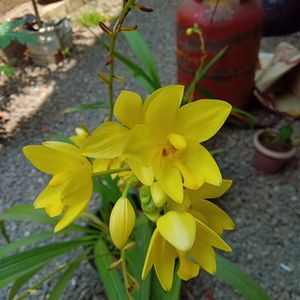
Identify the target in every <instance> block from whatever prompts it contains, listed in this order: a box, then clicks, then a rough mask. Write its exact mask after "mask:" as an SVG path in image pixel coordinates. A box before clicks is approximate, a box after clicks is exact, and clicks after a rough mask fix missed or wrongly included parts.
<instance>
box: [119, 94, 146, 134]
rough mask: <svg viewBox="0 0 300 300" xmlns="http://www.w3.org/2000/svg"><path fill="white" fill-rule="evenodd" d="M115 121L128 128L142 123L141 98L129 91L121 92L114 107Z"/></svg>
mask: <svg viewBox="0 0 300 300" xmlns="http://www.w3.org/2000/svg"><path fill="white" fill-rule="evenodd" d="M114 115H115V117H116V119H117V120H118V121H119V122H121V123H122V124H124V125H125V126H126V127H128V128H132V127H133V126H134V125H136V124H139V123H141V122H142V98H141V96H140V95H139V94H137V93H134V92H130V91H121V93H120V95H119V96H118V98H117V100H116V102H115V105H114Z"/></svg>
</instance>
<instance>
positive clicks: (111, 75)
mask: <svg viewBox="0 0 300 300" xmlns="http://www.w3.org/2000/svg"><path fill="white" fill-rule="evenodd" d="M133 4H134V0H128V1H127V2H126V4H125V5H123V8H122V11H121V13H120V16H119V17H118V19H117V21H116V23H115V25H114V27H113V31H112V33H111V40H110V46H109V61H108V63H109V78H108V97H109V105H110V110H109V117H108V120H109V121H111V120H112V117H113V111H114V99H113V81H114V59H115V52H116V41H117V37H118V35H119V33H120V32H121V27H122V25H123V23H124V20H125V18H126V16H127V14H128V12H129V11H130V9H131V7H132V6H133Z"/></svg>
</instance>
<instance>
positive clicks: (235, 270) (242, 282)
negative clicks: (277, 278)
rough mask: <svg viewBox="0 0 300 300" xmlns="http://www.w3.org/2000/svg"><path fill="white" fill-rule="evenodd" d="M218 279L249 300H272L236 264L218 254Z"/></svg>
mask: <svg viewBox="0 0 300 300" xmlns="http://www.w3.org/2000/svg"><path fill="white" fill-rule="evenodd" d="M216 276H217V278H218V279H219V280H220V281H222V282H224V283H227V284H228V285H230V286H232V287H233V288H234V289H236V290H237V291H238V292H239V293H240V294H241V295H242V296H244V297H245V298H246V299H248V300H258V299H259V300H271V298H270V297H269V296H268V295H267V294H266V292H265V291H264V290H263V289H262V288H261V287H260V286H259V285H258V284H257V283H256V282H255V281H254V280H253V279H252V278H251V277H250V276H249V275H247V274H246V273H245V272H244V271H242V270H241V269H240V268H239V267H238V266H237V265H236V264H234V263H232V262H230V261H229V260H227V259H226V258H224V257H222V256H221V255H219V254H217V274H216Z"/></svg>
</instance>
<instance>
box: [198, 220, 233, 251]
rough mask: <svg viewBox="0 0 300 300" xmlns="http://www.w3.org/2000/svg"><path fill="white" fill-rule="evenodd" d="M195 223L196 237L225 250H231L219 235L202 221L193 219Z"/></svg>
mask: <svg viewBox="0 0 300 300" xmlns="http://www.w3.org/2000/svg"><path fill="white" fill-rule="evenodd" d="M195 221H196V224H197V238H198V239H201V240H204V241H206V242H207V243H208V244H209V245H211V246H213V247H216V248H219V249H221V250H223V251H226V252H231V248H230V246H229V245H228V244H227V243H225V242H224V241H223V240H222V239H221V237H220V236H219V235H218V234H217V233H215V232H214V231H213V230H212V229H210V228H209V227H208V226H207V225H205V224H204V223H203V222H201V221H199V220H197V219H195Z"/></svg>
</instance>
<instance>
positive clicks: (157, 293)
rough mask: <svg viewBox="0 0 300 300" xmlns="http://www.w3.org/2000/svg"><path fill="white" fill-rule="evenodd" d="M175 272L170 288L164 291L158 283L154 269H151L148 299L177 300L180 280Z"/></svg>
mask: <svg viewBox="0 0 300 300" xmlns="http://www.w3.org/2000/svg"><path fill="white" fill-rule="evenodd" d="M176 273H177V271H175V273H174V278H173V284H172V289H171V290H170V291H169V292H165V291H164V290H163V289H162V287H161V285H160V282H159V280H158V278H157V275H156V273H155V271H154V269H152V288H151V291H152V293H151V298H150V300H156V299H159V300H179V296H180V286H181V280H180V278H179V277H178V276H177V274H176Z"/></svg>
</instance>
